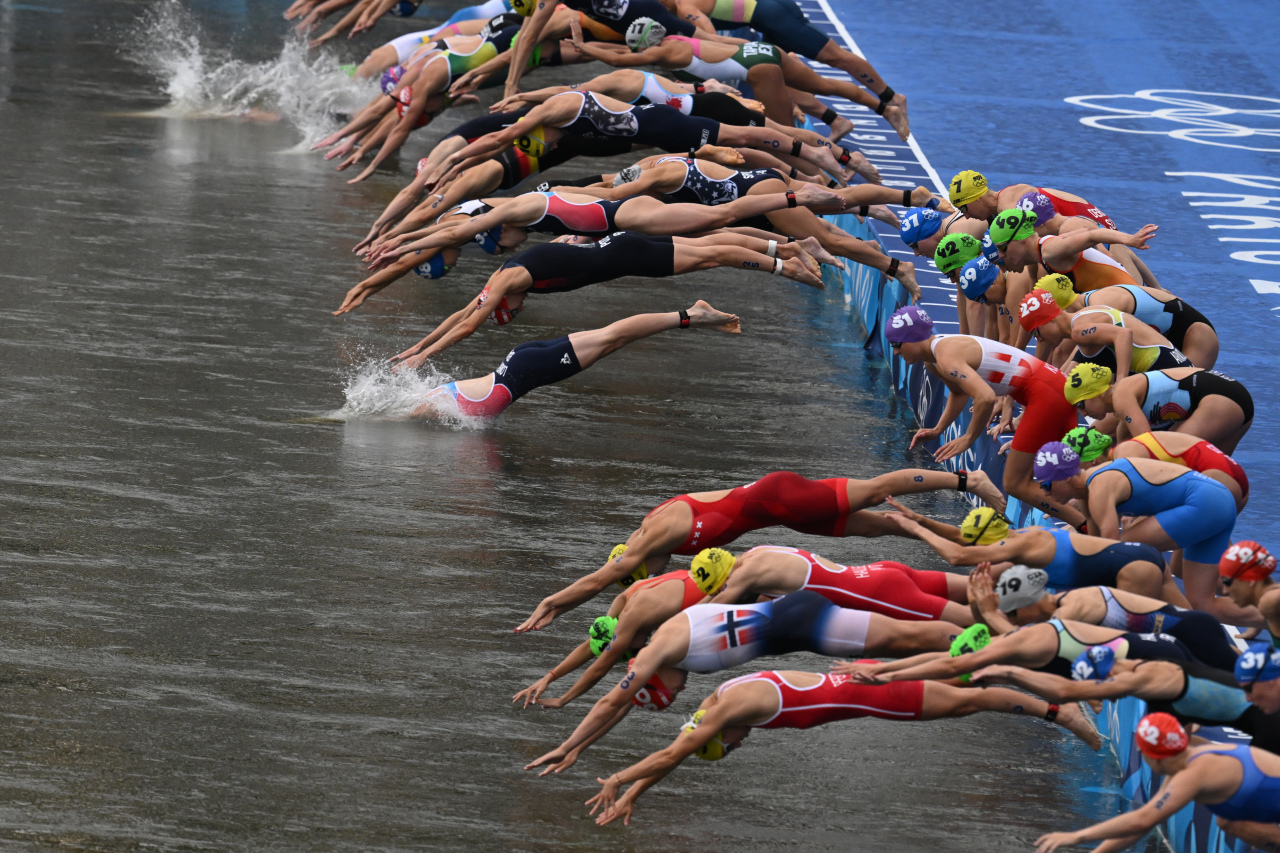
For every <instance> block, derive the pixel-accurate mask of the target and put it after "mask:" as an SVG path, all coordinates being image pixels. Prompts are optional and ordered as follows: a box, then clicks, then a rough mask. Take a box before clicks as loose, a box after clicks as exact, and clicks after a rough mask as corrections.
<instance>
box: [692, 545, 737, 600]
mask: <svg viewBox="0 0 1280 853" xmlns="http://www.w3.org/2000/svg"><path fill="white" fill-rule="evenodd" d="M736 562H737V560H736V559H734V556H733V555H732V554H730V553H729V552H728V551H726V550H725V549H723V548H703V549H702V550H701V551H699V552H698V556H696V557H694V558H693V563H691V564H690V565H689V574H691V575H693V582H694V583H696V584H697V585H698V589H700V590H702V591H703V592H704V593H706V594H707V595H714V594H715V593H717V592H718V591H719V590H720V587H722V586H724V582H725V581H727V580H728V579H729V572H731V571H733V564H734V563H736Z"/></svg>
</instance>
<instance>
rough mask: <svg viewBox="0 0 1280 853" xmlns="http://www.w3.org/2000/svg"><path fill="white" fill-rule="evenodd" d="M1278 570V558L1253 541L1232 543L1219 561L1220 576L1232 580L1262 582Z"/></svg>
mask: <svg viewBox="0 0 1280 853" xmlns="http://www.w3.org/2000/svg"><path fill="white" fill-rule="evenodd" d="M1275 570H1276V558H1275V557H1273V556H1272V555H1271V554H1270V552H1268V551H1267V549H1266V548H1264V547H1262V545H1261V544H1260V543H1258V542H1254V541H1253V540H1252V539H1242V540H1241V541H1239V542H1235V543H1232V545H1231V547H1230V548H1228V549H1227V550H1226V551H1225V552H1224V553H1223V555H1222V558H1221V559H1220V560H1218V575H1219V576H1220V577H1224V578H1231V579H1232V580H1242V581H1260V580H1262V579H1263V578H1265V577H1267V576H1269V575H1270V574H1271V573H1272V572H1274V571H1275Z"/></svg>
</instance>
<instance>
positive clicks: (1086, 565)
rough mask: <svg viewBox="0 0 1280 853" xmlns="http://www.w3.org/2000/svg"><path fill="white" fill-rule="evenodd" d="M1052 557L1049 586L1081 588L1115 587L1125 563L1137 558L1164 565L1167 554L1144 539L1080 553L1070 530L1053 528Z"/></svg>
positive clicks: (1048, 567)
mask: <svg viewBox="0 0 1280 853" xmlns="http://www.w3.org/2000/svg"><path fill="white" fill-rule="evenodd" d="M1049 533H1051V534H1053V545H1054V550H1053V559H1052V560H1050V561H1049V565H1047V566H1045V567H1044V570H1045V571H1046V572H1048V574H1049V586H1051V587H1054V588H1056V589H1067V588H1070V589H1079V588H1080V587H1086V586H1102V587H1108V586H1115V585H1116V578H1117V577H1119V575H1120V572H1121V570H1122V569H1124V567H1125V566H1127V565H1129V564H1130V563H1132V562H1135V561H1137V560H1145V561H1146V562H1149V563H1154V564H1155V565H1156V566H1157V567H1159V568H1160V569H1163V568H1164V556H1163V555H1162V554H1161V553H1160V551H1159V550H1158V549H1156V548H1153V547H1152V546H1150V545H1146V544H1143V543H1142V542H1116V543H1115V544H1113V545H1108V546H1107V547H1105V548H1103V549H1102V550H1101V551H1099V552H1098V553H1096V554H1081V553H1079V552H1078V551H1076V549H1075V546H1074V545H1072V544H1071V533H1072V531H1070V530H1060V529H1056V528H1055V529H1052V530H1050V531H1049Z"/></svg>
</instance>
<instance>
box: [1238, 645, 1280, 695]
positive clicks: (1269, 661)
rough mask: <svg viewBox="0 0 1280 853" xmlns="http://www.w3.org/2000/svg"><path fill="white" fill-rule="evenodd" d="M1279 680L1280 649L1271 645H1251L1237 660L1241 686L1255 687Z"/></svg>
mask: <svg viewBox="0 0 1280 853" xmlns="http://www.w3.org/2000/svg"><path fill="white" fill-rule="evenodd" d="M1277 678H1280V649H1273V648H1271V644H1270V643H1250V644H1249V648H1247V649H1245V650H1244V652H1242V653H1241V655H1240V657H1238V658H1236V681H1239V682H1240V683H1241V684H1248V685H1254V684H1257V683H1258V682H1259V681H1275V680H1276V679H1277Z"/></svg>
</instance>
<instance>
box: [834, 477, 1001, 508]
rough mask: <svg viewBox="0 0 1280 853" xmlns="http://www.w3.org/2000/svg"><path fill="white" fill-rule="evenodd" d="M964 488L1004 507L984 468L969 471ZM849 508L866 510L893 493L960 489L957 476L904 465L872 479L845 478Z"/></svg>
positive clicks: (989, 502)
mask: <svg viewBox="0 0 1280 853" xmlns="http://www.w3.org/2000/svg"><path fill="white" fill-rule="evenodd" d="M965 480H966V482H965V488H964V491H966V492H968V493H970V494H972V495H976V496H977V497H979V498H981V499H982V500H983V502H984V503H986V504H988V505H990V506H992V507H994V508H996V509H998V510H1000V511H1003V510H1004V495H1002V494H1001V493H1000V490H999V489H997V488H996V486H995V483H992V482H991V478H990V477H988V476H987V474H986V472H985V471H982V470H974V471H969V472H968V473H967V474H966V477H965ZM847 483H848V485H847V488H848V490H849V508H850V509H865V508H867V507H871V506H878V505H879V504H882V503H884V500H885V498H889V497H894V496H896V495H912V494H915V493H917V492H937V491H943V490H948V489H955V490H957V491H959V489H958V486H959V485H960V476H959V475H958V474H953V473H951V472H950V471H931V470H929V469H927V468H907V469H904V470H902V471H893V472H891V473H888V474H881V475H880V476H879V477H876V478H874V479H871V480H854V479H852V478H851V479H849V480H848V481H847Z"/></svg>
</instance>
